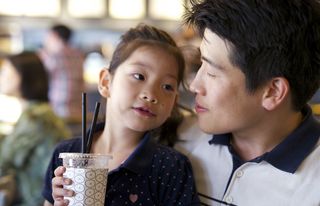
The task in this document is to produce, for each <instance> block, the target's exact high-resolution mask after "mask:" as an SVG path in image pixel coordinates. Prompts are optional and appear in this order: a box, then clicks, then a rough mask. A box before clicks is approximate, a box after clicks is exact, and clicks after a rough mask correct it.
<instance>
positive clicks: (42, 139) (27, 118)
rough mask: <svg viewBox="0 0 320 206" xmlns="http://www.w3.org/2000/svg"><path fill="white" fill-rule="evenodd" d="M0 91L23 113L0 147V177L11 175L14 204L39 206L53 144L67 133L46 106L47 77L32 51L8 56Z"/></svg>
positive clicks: (41, 201) (1, 76)
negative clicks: (13, 101) (19, 107)
mask: <svg viewBox="0 0 320 206" xmlns="http://www.w3.org/2000/svg"><path fill="white" fill-rule="evenodd" d="M0 91H1V92H2V93H3V94H6V95H10V96H14V97H17V98H18V99H19V100H20V101H21V105H22V114H21V116H20V118H19V119H18V121H17V123H16V125H15V127H14V129H13V132H12V133H11V134H9V135H8V136H6V137H5V138H4V139H3V140H2V142H1V144H0V176H5V175H13V177H14V179H15V182H16V188H17V190H18V191H17V193H15V197H14V200H15V202H14V205H28V206H29V205H30V206H31V205H32V206H36V205H40V204H41V203H43V199H42V198H41V188H42V183H43V177H44V174H45V171H46V167H47V165H48V162H49V160H50V156H51V153H52V151H53V148H54V146H55V144H56V143H57V142H58V141H60V140H62V139H66V138H67V137H69V134H70V133H69V130H67V129H66V127H65V126H64V123H63V121H62V120H61V119H59V118H58V117H57V116H56V115H55V114H54V112H53V110H52V108H51V107H50V106H49V103H48V75H47V73H46V70H45V68H44V66H43V64H42V62H41V60H40V59H39V57H38V56H37V55H36V54H35V53H33V52H22V53H20V54H17V55H11V56H8V57H7V58H6V59H5V61H4V62H3V65H2V70H1V73H0Z"/></svg>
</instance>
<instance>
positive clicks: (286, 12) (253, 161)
mask: <svg viewBox="0 0 320 206" xmlns="http://www.w3.org/2000/svg"><path fill="white" fill-rule="evenodd" d="M186 20H187V22H188V23H192V24H195V25H196V27H197V28H198V29H199V31H200V33H201V34H202V36H203V40H202V43H201V47H200V50H201V55H202V57H201V59H202V66H201V68H200V70H199V71H198V73H197V75H196V77H195V79H194V80H193V82H192V83H191V85H190V88H191V91H193V92H195V93H196V106H195V110H196V112H197V114H198V123H199V127H200V128H201V130H203V131H204V132H206V133H211V134H214V135H213V137H211V138H210V140H209V141H208V138H207V137H203V136H202V138H201V140H197V141H194V142H195V144H194V145H193V146H190V144H189V145H187V147H186V149H188V153H187V154H188V156H189V158H190V159H191V161H192V163H193V168H194V170H195V171H194V172H195V176H196V181H197V187H198V188H197V189H198V191H199V193H200V196H201V201H202V202H203V205H240V206H250V205H254V206H256V205H259V206H263V205H268V206H269V205H272V206H277V205H279V206H280V205H281V206H283V205H290V206H292V205H320V195H319V194H320V193H319V191H320V175H319V174H320V141H319V136H320V124H319V122H317V121H316V120H315V118H314V117H313V116H312V113H311V109H310V107H309V106H308V105H307V102H308V100H309V99H310V98H311V97H312V96H313V94H314V93H315V92H316V90H317V89H318V88H319V82H320V5H319V1H317V0H281V1H278V0H256V1H253V0H233V1H225V0H204V1H200V2H196V1H193V2H192V9H191V11H190V12H189V13H188V14H187V18H186ZM192 129H193V130H192V132H194V128H192ZM186 133H188V132H186V131H184V133H183V134H186ZM192 134H194V133H192ZM183 138H185V137H183ZM193 138H194V139H196V138H197V136H196V135H195V136H193ZM185 139H186V138H185ZM189 143H190V142H189ZM178 146H182V147H183V144H182V145H178Z"/></svg>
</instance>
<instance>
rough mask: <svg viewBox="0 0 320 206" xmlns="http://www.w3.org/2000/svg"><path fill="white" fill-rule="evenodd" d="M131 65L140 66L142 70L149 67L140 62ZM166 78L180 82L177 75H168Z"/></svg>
mask: <svg viewBox="0 0 320 206" xmlns="http://www.w3.org/2000/svg"><path fill="white" fill-rule="evenodd" d="M131 65H135V66H139V67H142V68H143V67H145V68H147V67H149V65H148V64H145V63H143V62H139V61H136V62H132V63H131ZM166 76H168V77H170V78H173V79H174V80H176V81H178V78H177V77H176V76H175V75H172V74H170V73H168V74H167V75H166Z"/></svg>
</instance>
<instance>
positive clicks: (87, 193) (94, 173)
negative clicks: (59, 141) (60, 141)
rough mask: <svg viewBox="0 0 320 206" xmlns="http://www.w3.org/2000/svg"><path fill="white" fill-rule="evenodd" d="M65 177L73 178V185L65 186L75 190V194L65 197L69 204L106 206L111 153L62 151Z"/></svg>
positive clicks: (74, 205) (73, 205)
mask: <svg viewBox="0 0 320 206" xmlns="http://www.w3.org/2000/svg"><path fill="white" fill-rule="evenodd" d="M59 157H60V158H62V159H63V166H64V167H66V172H65V173H64V175H63V176H64V177H65V178H69V179H71V180H72V182H73V183H72V185H68V186H65V188H66V189H70V190H73V191H74V192H75V196H73V197H65V199H68V200H69V206H89V205H90V206H91V205H95V206H104V200H105V192H106V186H107V177H108V161H109V160H110V159H111V156H109V155H97V154H86V153H60V156H59Z"/></svg>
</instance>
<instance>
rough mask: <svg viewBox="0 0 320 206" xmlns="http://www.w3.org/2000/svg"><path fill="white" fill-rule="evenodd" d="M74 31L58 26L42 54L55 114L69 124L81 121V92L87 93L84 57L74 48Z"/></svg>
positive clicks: (46, 39)
mask: <svg viewBox="0 0 320 206" xmlns="http://www.w3.org/2000/svg"><path fill="white" fill-rule="evenodd" d="M72 35H73V31H72V30H71V28H69V27H68V26H66V25H62V24H56V25H54V26H52V27H51V28H50V30H49V31H48V33H47V34H46V36H45V39H44V42H43V48H42V49H41V50H40V51H39V54H40V57H41V59H42V60H43V62H44V64H45V67H46V68H47V70H48V71H49V77H50V78H49V79H50V86H49V100H50V103H51V104H52V106H53V109H54V111H55V112H56V114H57V115H58V116H60V117H62V118H63V119H64V120H65V121H66V122H67V123H69V125H72V124H74V123H76V124H77V123H80V122H81V93H82V92H83V91H84V89H85V88H84V87H85V86H84V79H83V64H84V54H83V53H82V52H81V51H80V50H78V49H76V48H74V47H72V46H71V43H70V42H71V38H72Z"/></svg>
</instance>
